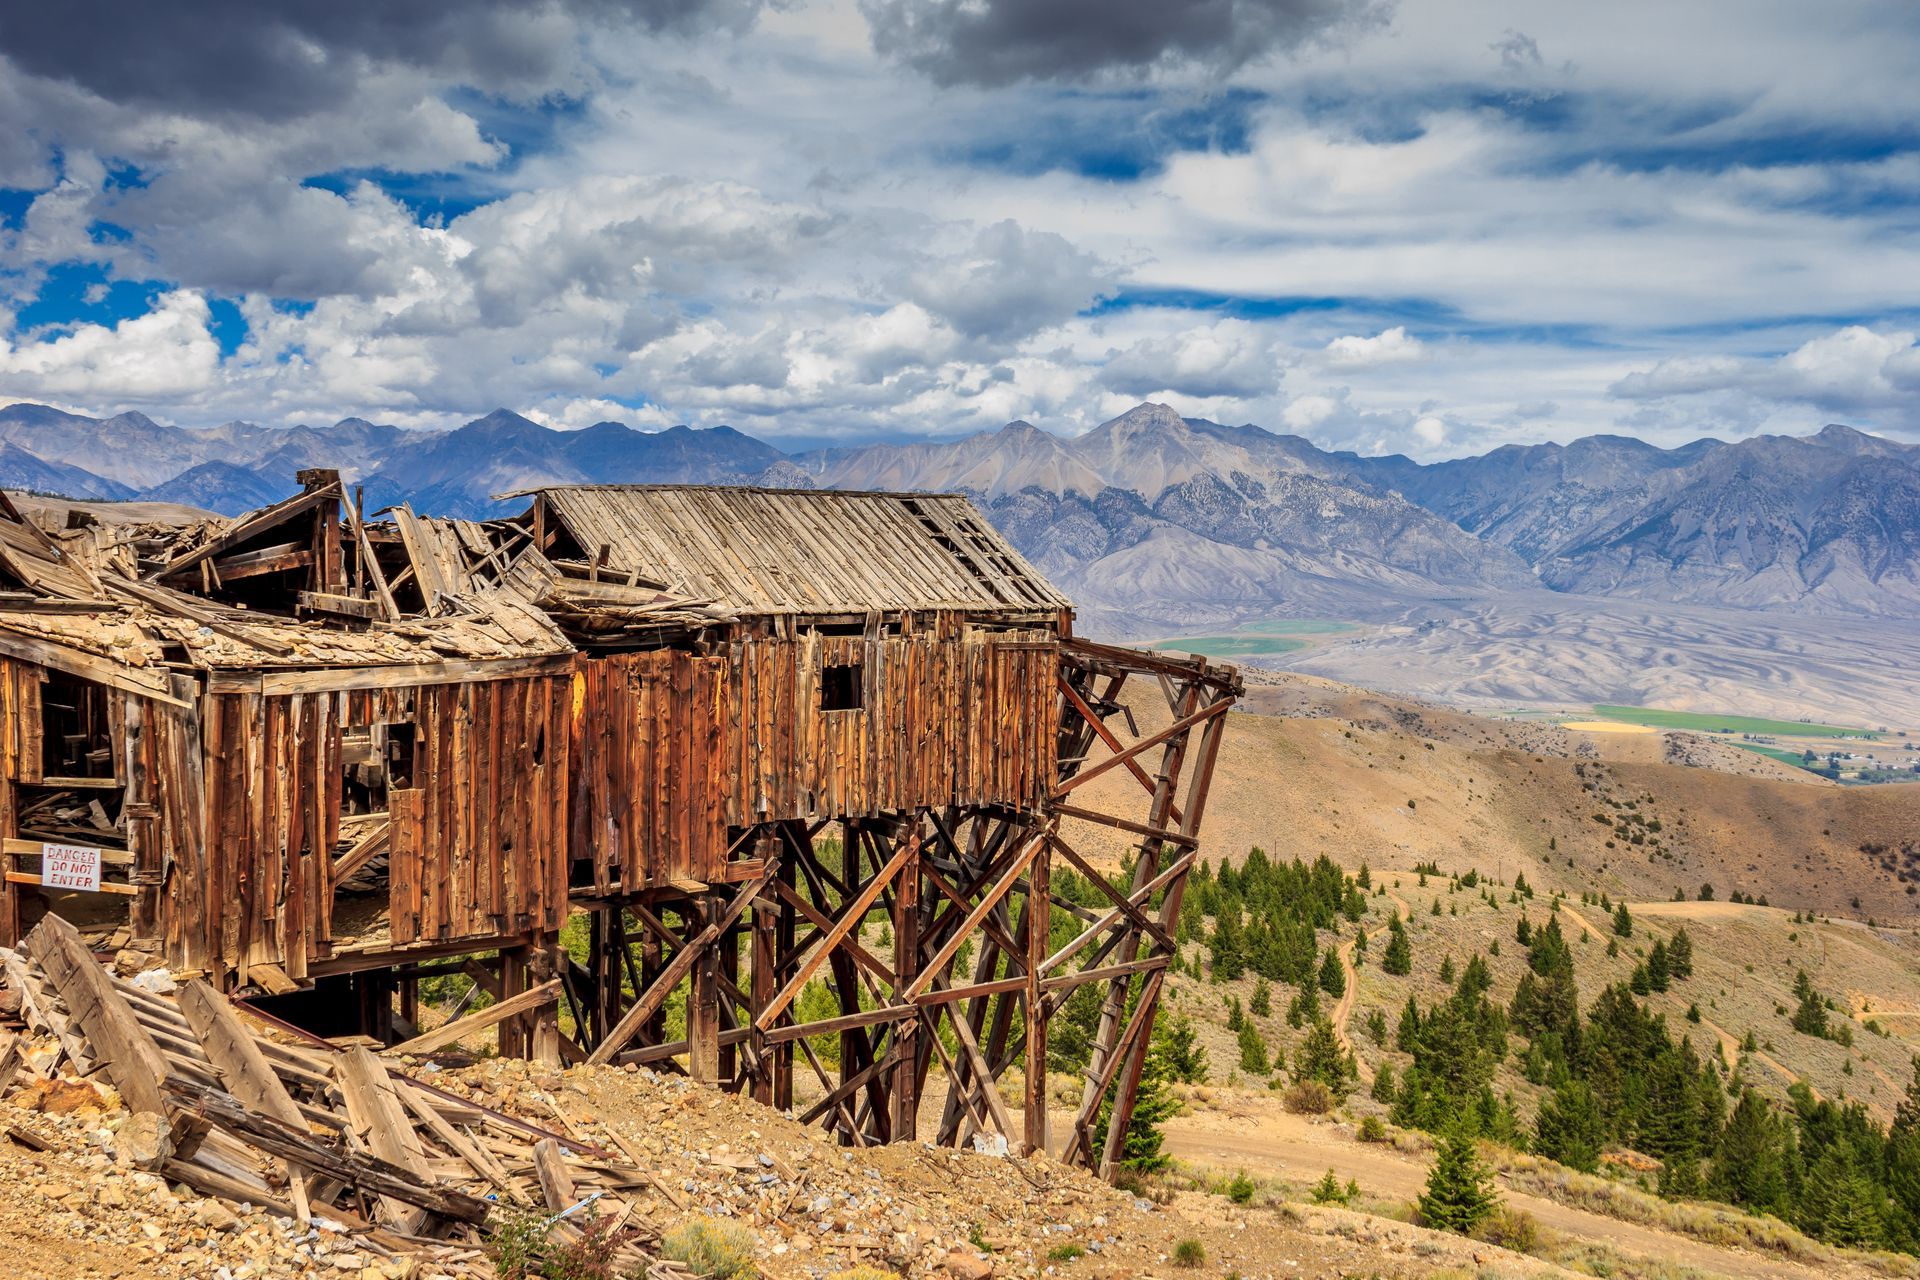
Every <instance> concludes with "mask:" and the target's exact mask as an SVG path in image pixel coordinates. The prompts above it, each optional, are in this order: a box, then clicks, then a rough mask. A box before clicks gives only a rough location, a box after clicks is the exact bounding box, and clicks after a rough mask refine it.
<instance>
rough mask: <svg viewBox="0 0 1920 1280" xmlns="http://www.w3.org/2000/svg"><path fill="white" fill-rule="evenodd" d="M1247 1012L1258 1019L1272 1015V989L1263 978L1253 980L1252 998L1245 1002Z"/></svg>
mask: <svg viewBox="0 0 1920 1280" xmlns="http://www.w3.org/2000/svg"><path fill="white" fill-rule="evenodd" d="M1247 1011H1248V1012H1249V1013H1251V1014H1253V1015H1254V1016H1255V1017H1259V1018H1265V1017H1270V1016H1271V1015H1272V1014H1273V988H1272V986H1270V985H1269V984H1268V982H1267V980H1266V979H1265V978H1256V979H1255V980H1254V983H1253V998H1252V999H1251V1000H1249V1001H1247Z"/></svg>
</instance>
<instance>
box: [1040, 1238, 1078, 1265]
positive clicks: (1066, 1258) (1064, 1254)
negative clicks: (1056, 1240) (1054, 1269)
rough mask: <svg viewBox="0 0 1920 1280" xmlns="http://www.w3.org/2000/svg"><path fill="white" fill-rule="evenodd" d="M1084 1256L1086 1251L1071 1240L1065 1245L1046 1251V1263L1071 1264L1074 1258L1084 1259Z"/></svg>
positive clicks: (1058, 1245)
mask: <svg viewBox="0 0 1920 1280" xmlns="http://www.w3.org/2000/svg"><path fill="white" fill-rule="evenodd" d="M1086 1256H1087V1251H1086V1250H1085V1249H1083V1248H1081V1247H1080V1246H1079V1245H1078V1244H1076V1243H1074V1242H1073V1241H1071V1240H1069V1241H1067V1242H1066V1243H1065V1244H1057V1245H1055V1246H1053V1248H1051V1249H1049V1250H1047V1261H1048V1262H1072V1261H1073V1260H1074V1259H1075V1258H1084V1257H1086Z"/></svg>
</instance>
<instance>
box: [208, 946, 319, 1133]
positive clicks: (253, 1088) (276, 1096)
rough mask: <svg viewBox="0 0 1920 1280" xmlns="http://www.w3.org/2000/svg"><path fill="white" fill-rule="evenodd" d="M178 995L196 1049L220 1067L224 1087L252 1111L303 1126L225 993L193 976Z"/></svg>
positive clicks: (270, 1067)
mask: <svg viewBox="0 0 1920 1280" xmlns="http://www.w3.org/2000/svg"><path fill="white" fill-rule="evenodd" d="M179 999H180V1009H181V1012H183V1013H185V1014H186V1015H187V1021H188V1022H189V1023H191V1024H192V1026H193V1034H194V1035H195V1036H196V1037H197V1038H198V1039H199V1041H200V1048H201V1050H202V1051H203V1052H205V1053H206V1055H207V1061H208V1062H211V1063H212V1064H213V1067H214V1070H216V1071H218V1072H219V1073H220V1079H221V1081H222V1082H223V1083H225V1085H226V1086H227V1092H228V1093H231V1094H232V1095H233V1096H234V1097H236V1098H238V1099H240V1101H242V1102H244V1103H246V1104H247V1105H248V1106H249V1107H252V1108H253V1109H254V1110H255V1111H264V1112H265V1113H266V1114H268V1115H270V1116H273V1117H274V1118H275V1119H277V1120H281V1121H284V1122H285V1123H287V1124H289V1125H291V1126H293V1127H294V1128H296V1129H303V1128H305V1127H306V1124H307V1122H306V1119H305V1117H303V1116H302V1115H301V1114H300V1108H299V1106H298V1105H296V1104H295V1103H294V1100H293V1095H292V1094H289V1093H288V1092H287V1086H286V1085H284V1084H282V1083H281V1082H280V1077H279V1075H278V1074H277V1073H276V1072H275V1071H274V1069H273V1064H272V1063H270V1062H268V1061H267V1055H266V1054H264V1053H262V1052H261V1051H260V1045H259V1043H258V1042H257V1041H256V1040H254V1038H253V1036H252V1035H251V1034H250V1033H249V1032H248V1031H247V1029H246V1028H245V1027H244V1026H242V1025H241V1023H240V1015H239V1014H237V1013H235V1012H234V1011H233V1006H232V1005H229V1004H228V1003H227V1001H226V998H225V997H224V996H222V995H221V994H220V993H219V992H217V991H215V990H214V989H213V988H212V987H211V986H209V985H208V984H206V983H205V982H200V981H194V982H188V983H186V984H185V985H183V986H182V987H181V988H180V993H179Z"/></svg>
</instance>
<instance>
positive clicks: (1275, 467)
mask: <svg viewBox="0 0 1920 1280" xmlns="http://www.w3.org/2000/svg"><path fill="white" fill-rule="evenodd" d="M322 465H324V466H331V467H335V468H338V469H339V470H341V471H342V472H343V473H345V474H346V475H348V476H349V477H350V478H352V479H354V480H355V481H357V482H358V483H360V484H362V485H364V487H365V489H366V497H367V502H368V509H369V510H376V509H378V508H379V507H382V506H386V505H389V504H392V503H396V502H410V503H412V504H413V505H414V506H415V507H416V508H418V509H420V510H423V511H434V512H441V513H446V514H452V515H462V516H469V517H486V516H491V515H496V514H501V513H503V511H504V510H505V508H503V507H501V506H500V505H499V504H496V503H494V502H493V501H492V500H491V495H493V494H496V493H503V492H509V491H513V490H516V489H524V488H526V487H528V486H530V485H537V484H545V483H707V484H751V483H764V484H775V485H781V486H804V485H818V486H821V487H829V488H887V489H929V490H961V491H964V492H967V493H970V494H972V495H974V496H975V498H976V499H977V500H978V501H979V502H980V504H981V505H982V507H983V508H984V509H985V510H986V512H987V514H988V515H989V517H990V518H991V519H992V520H993V521H994V523H995V524H996V525H998V526H999V527H1000V528H1001V529H1003V530H1004V531H1005V532H1006V533H1007V534H1008V536H1009V537H1010V538H1012V539H1013V541H1014V542H1015V544H1016V545H1017V546H1019V547H1020V549H1021V550H1022V551H1023V552H1024V553H1026V554H1027V555H1029V556H1030V557H1031V558H1032V559H1033V560H1034V561H1035V562H1036V563H1037V564H1039V565H1040V566H1041V567H1042V568H1043V569H1045V570H1046V571H1047V572H1048V573H1049V574H1050V575H1052V576H1053V577H1054V578H1055V579H1056V580H1057V581H1059V582H1060V583H1061V585H1062V586H1064V587H1066V588H1067V589H1068V590H1069V591H1070V592H1072V593H1073V594H1074V595H1075V597H1076V598H1077V599H1079V600H1081V601H1082V603H1083V606H1084V609H1085V610H1086V612H1087V614H1088V616H1089V617H1090V618H1092V619H1096V620H1098V621H1100V622H1101V623H1103V624H1105V625H1107V626H1109V627H1111V628H1112V629H1116V630H1122V631H1131V632H1133V633H1136V634H1137V633H1141V632H1151V631H1153V630H1154V629H1155V628H1162V629H1164V628H1172V627H1180V628H1186V627H1190V626H1193V625H1205V626H1211V625H1216V624H1222V625H1224V624H1231V623H1233V622H1237V621H1240V620H1243V619H1250V618H1258V617H1263V616H1271V615H1276V614H1283V613H1284V614H1291V615H1293V616H1338V617H1348V618H1378V617H1387V616H1395V615H1397V614H1399V613H1400V612H1402V611H1404V610H1406V609H1408V608H1410V607H1416V606H1419V605H1420V604H1422V603H1426V602H1445V603H1456V604H1457V603H1460V602H1463V601H1471V600H1473V599H1477V598H1484V597H1493V596H1498V595H1500V594H1502V593H1508V592H1512V591H1516V590H1524V589H1530V588H1535V589H1537V588H1539V587H1541V586H1545V587H1547V588H1550V589H1552V590H1554V591H1560V592H1571V593H1577V594H1581V595H1586V596H1601V597H1609V596H1611V597H1619V598H1628V599H1634V600H1640V601H1671V602H1676V603H1692V604H1707V605H1717V606H1732V607H1737V608H1746V609H1766V610H1785V611H1789V612H1796V613H1801V614H1810V615H1816V616H1818V615H1827V616H1873V617H1914V618H1920V447H1915V446H1909V445H1902V444H1897V443H1894V442H1891V441H1888V440H1884V439H1881V438H1878V437H1875V436H1870V435H1867V434H1865V433H1863V432H1859V431H1856V430H1853V429H1851V428H1848V427H1844V426H1838V425H1834V426H1828V427H1826V428H1825V429H1823V430H1822V431H1820V432H1818V433H1817V434H1814V435H1810V436H1805V437H1797V438H1795V437H1781V436H1763V437H1756V438H1753V439H1748V440H1742V441H1737V442H1732V443H1729V442H1723V441H1718V440H1701V441H1696V442H1694V443H1693V444H1689V445H1685V446H1682V447H1680V448H1677V449H1660V448H1657V447H1655V446H1653V445H1649V444H1647V443H1645V442H1644V441H1640V440H1635V439H1631V438H1628V437H1621V436H1590V437H1586V438H1584V439H1580V440H1576V441H1573V442H1571V443H1569V444H1565V445H1560V444H1543V445H1533V446H1512V445H1509V446H1504V447H1502V448H1499V449H1495V450H1493V451H1492V452H1490V453H1487V454H1484V455H1481V456H1479V457H1473V458H1459V459H1454V460H1451V461H1447V462H1441V463H1435V464H1420V463H1416V462H1414V461H1412V460H1411V459H1408V458H1405V457H1400V456H1392V457H1361V456H1359V455H1356V454H1352V453H1343V452H1329V451H1326V450H1323V449H1320V448H1318V447H1317V446H1315V445H1314V444H1312V443H1311V442H1310V441H1308V440H1305V439H1303V438H1301V437H1299V436H1293V435H1282V434H1277V433H1274V432H1270V431H1267V430H1265V429H1264V428H1261V427H1258V426H1254V425H1251V424H1248V425H1241V426H1226V425H1223V424H1220V423H1216V422H1210V421H1207V420H1205V419H1200V418H1186V417H1182V416H1181V415H1180V414H1179V413H1178V412H1177V411H1175V410H1174V409H1173V408H1172V407H1170V406H1168V405H1164V404H1153V403H1148V404H1141V405H1138V406H1136V407H1134V408H1133V409H1130V410H1128V411H1127V412H1126V413H1123V414H1121V415H1120V416H1118V417H1116V418H1113V419H1111V420H1109V421H1107V422H1104V423H1102V424H1100V425H1099V426H1098V427H1095V428H1094V429H1093V430H1091V431H1089V432H1087V433H1086V434H1084V435H1081V436H1078V437H1072V438H1068V437H1061V436H1056V435H1053V434H1051V433H1049V432H1046V431H1043V430H1041V429H1040V428H1038V427H1036V426H1034V425H1033V424H1031V423H1028V422H1024V421H1016V422H1010V423H1008V424H1007V425H1006V426H1004V427H1002V428H1000V429H998V430H997V431H990V432H980V433H977V434H974V435H971V436H967V437H964V438H962V439H959V440H954V441H949V442H942V443H909V444H873V445H866V446H861V447H856V448H844V449H833V450H816V451H809V452H801V453H795V454H787V453H784V452H782V451H781V450H779V449H777V448H775V447H774V446H772V445H770V444H767V443H766V442H764V441H761V440H758V439H756V438H754V437H753V436H750V435H747V434H745V433H742V432H739V431H736V430H734V429H732V428H731V427H714V428H706V429H696V428H691V427H684V426H681V427H674V428H671V429H670V430H666V431H659V432H646V431H636V430H634V429H632V428H630V427H627V426H625V425H624V424H621V423H617V422H601V423H596V424H595V425H593V426H591V427H588V428H586V429H585V430H582V431H555V430H552V429H550V428H547V427H543V426H541V425H540V424H538V423H536V422H533V421H531V420H529V419H527V418H525V417H522V416H521V415H519V414H516V413H513V412H510V411H508V410H506V409H497V410H495V411H494V412H492V413H489V414H487V415H486V416H485V417H482V418H477V419H475V420H473V421H472V422H469V423H467V424H466V425H464V426H461V427H458V428H456V429H454V430H451V431H444V432H418V431H407V430H403V429H400V428H397V427H393V426H381V425H377V424H374V423H371V422H367V421H365V420H363V419H358V418H348V419H343V420H342V421H340V422H338V423H335V424H333V425H332V426H325V427H315V426H301V427H295V428H290V429H284V430H282V429H277V428H269V427H261V426H257V425H254V424H251V423H245V422H232V423H228V424H226V425H224V426H220V427H213V428H206V429H197V430H196V429H183V428H175V427H168V426H163V425H161V424H159V423H156V422H154V421H153V420H152V419H150V418H148V417H146V416H145V415H143V414H139V413H124V414H119V415H116V416H114V417H110V418H88V417H83V416H80V415H76V414H70V413H65V412H62V411H60V410H57V409H52V408H48V407H47V406H44V405H33V404H15V405H11V406H8V407H7V408H5V409H0V484H3V485H5V486H8V487H15V488H30V489H37V490H42V491H48V492H57V493H64V494H67V495H69V496H73V497H86V498H113V499H124V498H131V497H144V498H154V499H163V500H167V501H174V502H185V503H190V504H193V505H197V506H203V507H206V508H208V509H211V510H215V511H220V512H224V513H228V514H232V513H235V512H238V511H242V510H246V509H249V508H252V507H255V506H259V505H262V504H263V503H265V502H270V501H273V500H274V499H275V498H277V497H280V496H284V495H285V494H286V493H287V492H289V486H290V485H291V483H292V473H293V472H294V471H295V470H296V469H298V468H300V467H305V466H322Z"/></svg>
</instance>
